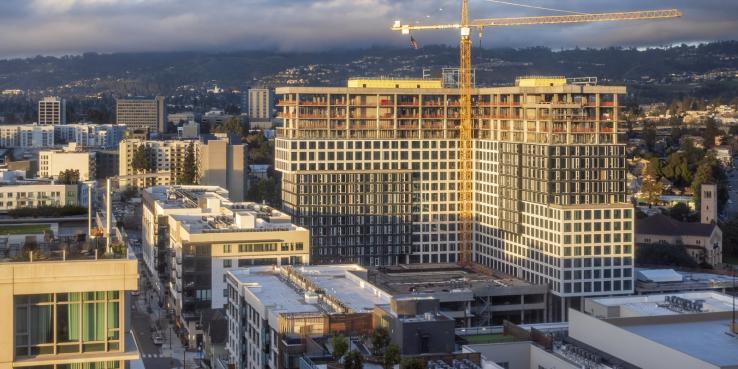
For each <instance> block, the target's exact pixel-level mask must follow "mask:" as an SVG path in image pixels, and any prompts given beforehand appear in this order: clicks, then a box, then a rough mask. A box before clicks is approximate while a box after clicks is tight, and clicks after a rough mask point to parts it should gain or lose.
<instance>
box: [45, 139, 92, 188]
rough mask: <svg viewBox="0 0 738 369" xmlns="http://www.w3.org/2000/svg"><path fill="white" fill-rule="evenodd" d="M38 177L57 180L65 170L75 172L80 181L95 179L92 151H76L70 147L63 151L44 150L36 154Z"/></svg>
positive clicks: (73, 147)
mask: <svg viewBox="0 0 738 369" xmlns="http://www.w3.org/2000/svg"><path fill="white" fill-rule="evenodd" d="M38 161H39V166H38V175H39V176H40V177H43V178H52V179H59V174H60V173H61V172H64V171H66V170H76V171H77V172H78V173H79V180H80V181H89V180H94V179H96V178H97V163H96V155H95V152H94V151H82V150H77V149H76V147H75V146H73V145H72V147H71V148H69V149H65V150H45V151H39V153H38Z"/></svg>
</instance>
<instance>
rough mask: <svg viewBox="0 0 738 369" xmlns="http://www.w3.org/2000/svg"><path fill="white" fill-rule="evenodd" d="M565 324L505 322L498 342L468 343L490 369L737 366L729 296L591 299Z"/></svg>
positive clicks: (701, 368) (700, 368)
mask: <svg viewBox="0 0 738 369" xmlns="http://www.w3.org/2000/svg"><path fill="white" fill-rule="evenodd" d="M584 306H585V312H580V311H576V310H574V309H572V310H570V312H569V318H570V319H569V322H568V323H560V324H547V325H531V326H515V325H512V324H508V325H506V326H505V328H504V330H503V332H500V333H502V334H503V335H498V336H497V342H504V343H487V344H471V345H467V346H464V351H466V352H478V353H481V355H482V361H483V366H484V367H485V368H490V369H502V368H504V369H540V368H545V369H553V368H556V369H581V368H599V369H616V368H639V369H671V368H690V369H692V368H694V369H728V368H735V367H738V355H736V352H738V339H736V332H737V331H735V330H731V323H732V322H731V319H732V312H731V308H732V301H731V298H730V296H726V295H721V294H719V293H714V292H698V293H677V294H673V295H650V296H635V297H616V298H596V299H586V300H585V304H584Z"/></svg>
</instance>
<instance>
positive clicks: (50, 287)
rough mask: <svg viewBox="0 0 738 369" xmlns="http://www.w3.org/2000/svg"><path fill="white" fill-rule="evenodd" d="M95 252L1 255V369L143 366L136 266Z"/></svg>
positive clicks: (122, 257)
mask: <svg viewBox="0 0 738 369" xmlns="http://www.w3.org/2000/svg"><path fill="white" fill-rule="evenodd" d="M93 251H94V250H86V249H85V250H81V249H80V250H76V249H75V250H73V249H72V248H71V247H68V246H67V245H65V247H64V251H62V248H59V249H37V250H35V251H34V253H33V257H29V255H28V254H27V253H26V254H24V253H23V252H22V251H21V250H18V249H10V248H0V299H2V301H3V304H1V305H0V368H1V369H11V368H20V367H24V368H48V369H67V368H105V369H123V368H127V367H128V364H127V363H128V362H129V361H131V360H137V359H138V358H139V354H138V347H136V343H135V341H134V339H133V335H132V333H131V332H130V309H129V304H130V300H129V293H130V292H131V291H135V290H137V289H138V263H137V261H136V258H135V257H134V256H133V255H132V254H131V257H128V256H127V254H126V255H115V254H108V255H106V256H105V258H102V257H101V258H97V257H96V255H97V253H95V252H93Z"/></svg>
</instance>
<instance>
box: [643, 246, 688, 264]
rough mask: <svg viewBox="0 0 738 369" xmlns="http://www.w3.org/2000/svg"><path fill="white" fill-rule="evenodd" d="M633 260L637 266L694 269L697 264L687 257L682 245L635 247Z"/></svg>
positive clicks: (685, 249)
mask: <svg viewBox="0 0 738 369" xmlns="http://www.w3.org/2000/svg"><path fill="white" fill-rule="evenodd" d="M635 260H636V263H637V264H638V265H641V266H649V265H663V266H674V267H684V268H696V267H698V266H699V264H698V263H697V262H696V261H695V260H694V259H692V257H691V256H689V253H687V248H686V247H684V245H664V244H652V245H637V246H636V254H635Z"/></svg>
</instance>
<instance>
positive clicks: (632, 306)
mask: <svg viewBox="0 0 738 369" xmlns="http://www.w3.org/2000/svg"><path fill="white" fill-rule="evenodd" d="M668 296H677V297H679V298H682V299H686V300H690V301H693V302H695V301H699V302H701V303H702V310H701V311H700V312H701V313H712V312H726V311H732V310H733V298H732V297H731V296H728V295H724V294H722V293H718V292H714V291H701V292H682V293H667V294H658V295H638V296H623V297H603V298H593V299H591V301H593V302H595V303H597V304H599V305H602V306H607V307H620V314H619V316H620V317H626V316H627V317H638V316H659V315H679V314H694V313H697V312H696V311H686V310H684V309H681V308H679V307H678V306H675V305H673V304H669V303H668V302H667V297H668Z"/></svg>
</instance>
